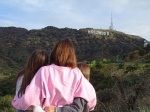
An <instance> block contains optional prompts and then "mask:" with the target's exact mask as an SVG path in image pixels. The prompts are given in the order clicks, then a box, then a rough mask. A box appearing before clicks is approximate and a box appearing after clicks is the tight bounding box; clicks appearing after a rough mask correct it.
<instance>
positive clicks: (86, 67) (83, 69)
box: [77, 62, 91, 81]
mask: <svg viewBox="0 0 150 112" xmlns="http://www.w3.org/2000/svg"><path fill="white" fill-rule="evenodd" d="M77 66H78V68H79V69H80V71H81V72H82V74H83V75H84V77H85V78H86V79H87V80H88V81H89V80H90V71H91V69H90V67H89V65H87V64H85V63H83V62H79V63H78V64H77Z"/></svg>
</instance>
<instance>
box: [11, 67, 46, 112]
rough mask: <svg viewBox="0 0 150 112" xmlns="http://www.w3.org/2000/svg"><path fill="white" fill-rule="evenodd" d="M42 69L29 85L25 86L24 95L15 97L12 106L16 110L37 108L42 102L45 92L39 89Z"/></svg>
mask: <svg viewBox="0 0 150 112" xmlns="http://www.w3.org/2000/svg"><path fill="white" fill-rule="evenodd" d="M43 73H44V70H43V69H39V70H38V72H37V73H36V74H35V76H34V78H33V79H32V81H31V83H30V84H29V85H28V86H27V88H26V90H25V94H24V95H23V96H22V97H18V96H17V95H16V96H15V97H14V99H13V101H12V106H13V107H14V108H16V109H21V110H26V109H27V108H28V107H30V106H38V105H40V104H41V102H42V101H43V100H44V96H45V95H44V93H45V90H43V89H41V88H42V86H43V81H42V77H41V76H42V75H41V74H43Z"/></svg>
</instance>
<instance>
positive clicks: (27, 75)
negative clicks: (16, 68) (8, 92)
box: [16, 49, 48, 97]
mask: <svg viewBox="0 0 150 112" xmlns="http://www.w3.org/2000/svg"><path fill="white" fill-rule="evenodd" d="M47 64H48V53H47V52H46V51H44V50H40V49H37V50H35V51H33V53H32V54H31V56H30V57H29V59H28V62H27V65H26V66H25V68H24V69H23V70H22V71H20V72H19V73H18V75H17V77H16V84H17V80H18V79H19V77H20V76H23V80H22V84H21V87H20V90H19V91H18V97H20V96H22V95H23V94H24V93H25V89H26V87H27V86H28V85H29V84H30V82H31V80H32V79H33V77H34V75H35V74H36V72H37V71H38V70H39V68H40V67H42V66H45V65H47Z"/></svg>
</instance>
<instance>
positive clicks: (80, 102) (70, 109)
mask: <svg viewBox="0 0 150 112" xmlns="http://www.w3.org/2000/svg"><path fill="white" fill-rule="evenodd" d="M56 112H89V108H88V106H87V102H86V100H84V99H83V98H75V99H74V101H73V103H72V104H70V105H66V106H63V107H57V108H56Z"/></svg>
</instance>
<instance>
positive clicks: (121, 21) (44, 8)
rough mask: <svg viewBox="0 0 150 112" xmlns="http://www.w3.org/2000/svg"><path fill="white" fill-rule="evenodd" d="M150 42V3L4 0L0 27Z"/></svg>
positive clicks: (142, 0)
mask: <svg viewBox="0 0 150 112" xmlns="http://www.w3.org/2000/svg"><path fill="white" fill-rule="evenodd" d="M111 14H112V20H113V27H114V29H115V30H117V31H121V32H124V33H126V34H132V35H138V36H140V37H142V38H144V39H146V40H148V41H150V0H1V1H0V27H9V26H14V27H21V28H26V29H28V30H31V29H41V28H45V27H47V26H54V27H57V28H65V27H68V28H72V29H81V28H94V29H108V28H109V26H110V24H111Z"/></svg>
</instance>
